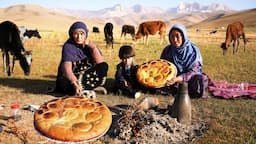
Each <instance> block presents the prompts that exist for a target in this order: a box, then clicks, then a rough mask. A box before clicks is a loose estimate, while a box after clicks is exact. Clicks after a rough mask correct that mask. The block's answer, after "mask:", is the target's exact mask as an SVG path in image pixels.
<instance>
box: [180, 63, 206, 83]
mask: <svg viewBox="0 0 256 144" xmlns="http://www.w3.org/2000/svg"><path fill="white" fill-rule="evenodd" d="M196 74H202V65H201V64H200V63H199V62H195V63H194V64H193V65H192V67H191V68H190V70H189V71H188V72H186V73H183V74H181V76H182V78H183V81H189V80H190V78H191V77H192V76H194V75H196Z"/></svg>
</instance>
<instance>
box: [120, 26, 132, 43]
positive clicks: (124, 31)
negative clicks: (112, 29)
mask: <svg viewBox="0 0 256 144" xmlns="http://www.w3.org/2000/svg"><path fill="white" fill-rule="evenodd" d="M127 33H129V34H131V36H132V39H133V40H134V38H135V27H134V26H133V25H123V26H122V33H121V38H122V36H123V35H124V38H125V36H126V34H127Z"/></svg>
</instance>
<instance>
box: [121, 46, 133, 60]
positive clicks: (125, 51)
mask: <svg viewBox="0 0 256 144" xmlns="http://www.w3.org/2000/svg"><path fill="white" fill-rule="evenodd" d="M134 56H135V52H134V50H133V48H132V47H131V46H129V45H124V46H121V47H120V49H119V58H120V59H126V58H129V57H134Z"/></svg>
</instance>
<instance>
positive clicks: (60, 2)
mask: <svg viewBox="0 0 256 144" xmlns="http://www.w3.org/2000/svg"><path fill="white" fill-rule="evenodd" d="M181 2H188V3H193V2H198V3H200V4H202V5H209V4H211V3H224V4H226V5H227V6H229V7H230V8H232V9H235V10H244V9H251V8H256V1H255V0H235V1H232V0H0V8H5V7H8V6H12V5H16V4H36V5H41V6H44V7H48V8H68V9H84V10H99V9H103V8H108V7H112V6H114V5H116V4H121V5H123V6H125V7H130V6H133V5H135V4H143V5H145V6H155V7H160V8H162V9H163V10H166V9H168V8H173V7H176V6H178V5H179V4H180V3H181Z"/></svg>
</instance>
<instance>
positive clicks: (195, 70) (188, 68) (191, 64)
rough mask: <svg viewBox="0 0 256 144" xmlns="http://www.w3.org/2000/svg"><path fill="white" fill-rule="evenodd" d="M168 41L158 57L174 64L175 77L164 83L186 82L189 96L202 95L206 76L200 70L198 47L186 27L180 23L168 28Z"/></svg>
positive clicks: (173, 86)
mask: <svg viewBox="0 0 256 144" xmlns="http://www.w3.org/2000/svg"><path fill="white" fill-rule="evenodd" d="M169 41H170V43H171V44H170V45H168V46H166V47H165V48H164V50H163V51H162V54H161V57H160V58H161V59H165V60H168V61H170V62H172V63H173V64H174V65H175V66H176V68H177V77H174V78H173V79H170V80H168V81H167V83H166V85H167V86H169V87H171V88H175V87H176V85H177V83H178V82H183V81H184V82H188V89H189V95H190V97H202V96H203V94H204V90H205V88H206V86H207V83H208V78H207V76H206V75H204V74H203V71H202V66H203V61H202V56H201V54H200V50H199V48H198V47H197V46H196V45H195V44H194V43H192V42H191V41H190V40H189V39H188V35H187V31H186V28H185V27H184V26H183V25H180V24H175V25H174V26H173V27H172V28H171V29H170V32H169ZM173 91H175V90H173Z"/></svg>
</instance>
